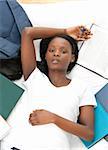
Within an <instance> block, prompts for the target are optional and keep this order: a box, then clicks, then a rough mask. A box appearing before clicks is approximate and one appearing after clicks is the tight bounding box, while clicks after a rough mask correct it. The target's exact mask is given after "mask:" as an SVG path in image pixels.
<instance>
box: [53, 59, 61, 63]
mask: <svg viewBox="0 0 108 150" xmlns="http://www.w3.org/2000/svg"><path fill="white" fill-rule="evenodd" d="M59 62H60V60H58V59H53V60H52V63H53V64H58V63H59Z"/></svg>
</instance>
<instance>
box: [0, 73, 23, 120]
mask: <svg viewBox="0 0 108 150" xmlns="http://www.w3.org/2000/svg"><path fill="white" fill-rule="evenodd" d="M23 92H24V90H23V89H22V88H20V87H19V86H17V85H16V84H14V83H13V82H12V81H10V80H9V79H7V78H6V77H4V76H3V75H1V74H0V115H1V116H2V117H3V118H4V119H7V118H8V116H9V114H10V113H11V111H12V109H13V108H14V107H15V105H16V103H17V102H18V100H19V98H20V97H21V95H22V94H23Z"/></svg>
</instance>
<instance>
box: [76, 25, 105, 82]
mask: <svg viewBox="0 0 108 150" xmlns="http://www.w3.org/2000/svg"><path fill="white" fill-rule="evenodd" d="M90 29H91V32H92V33H93V36H92V37H91V39H89V40H87V41H85V42H83V43H82V45H81V47H80V50H79V56H78V61H77V64H78V65H80V66H82V67H84V68H86V69H88V70H91V71H93V72H96V73H97V74H98V75H100V76H102V77H104V78H107V79H108V67H107V66H108V29H106V28H103V27H101V26H99V25H96V24H92V25H91V27H90Z"/></svg>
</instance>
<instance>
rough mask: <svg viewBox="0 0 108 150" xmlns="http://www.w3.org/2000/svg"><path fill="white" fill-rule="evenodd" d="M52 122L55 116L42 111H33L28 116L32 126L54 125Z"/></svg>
mask: <svg viewBox="0 0 108 150" xmlns="http://www.w3.org/2000/svg"><path fill="white" fill-rule="evenodd" d="M54 120H55V115H54V114H53V113H51V112H49V111H47V110H44V109H40V110H35V111H33V112H32V113H31V114H30V116H29V122H30V124H31V125H33V126H34V125H42V124H49V123H54Z"/></svg>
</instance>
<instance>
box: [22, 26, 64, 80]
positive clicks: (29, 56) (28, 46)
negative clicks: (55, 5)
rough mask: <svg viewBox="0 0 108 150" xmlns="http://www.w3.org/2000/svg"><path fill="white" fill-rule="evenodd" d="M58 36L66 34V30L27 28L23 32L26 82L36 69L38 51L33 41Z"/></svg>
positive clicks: (23, 66) (23, 61) (23, 60)
mask: <svg viewBox="0 0 108 150" xmlns="http://www.w3.org/2000/svg"><path fill="white" fill-rule="evenodd" d="M57 34H65V29H54V28H35V27H27V28H25V29H24V30H23V32H22V40H21V61H22V69H23V75H24V79H25V80H26V79H27V78H28V76H29V75H30V74H31V72H32V71H33V70H34V69H35V67H36V51H35V47H34V43H33V41H34V40H36V39H40V38H46V37H50V36H54V35H57Z"/></svg>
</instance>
